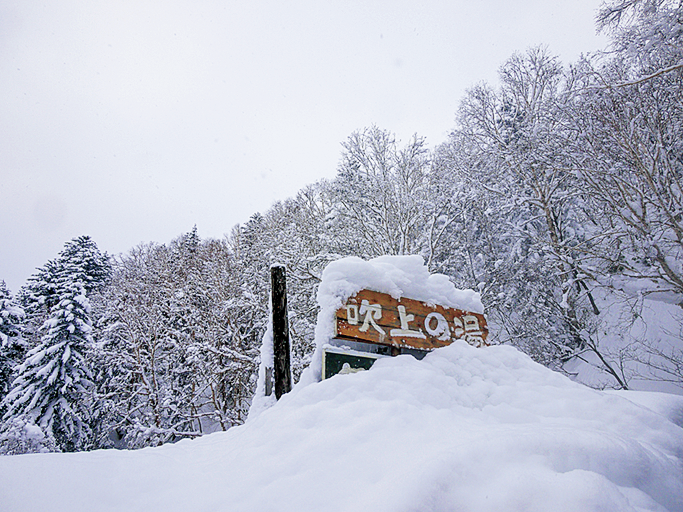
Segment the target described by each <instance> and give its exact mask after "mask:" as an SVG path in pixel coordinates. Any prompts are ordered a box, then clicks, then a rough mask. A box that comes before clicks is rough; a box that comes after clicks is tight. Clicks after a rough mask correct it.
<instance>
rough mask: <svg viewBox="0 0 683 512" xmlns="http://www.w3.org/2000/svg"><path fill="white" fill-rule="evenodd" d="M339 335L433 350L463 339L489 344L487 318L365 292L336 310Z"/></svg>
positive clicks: (467, 312)
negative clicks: (487, 342) (487, 340)
mask: <svg viewBox="0 0 683 512" xmlns="http://www.w3.org/2000/svg"><path fill="white" fill-rule="evenodd" d="M336 317H337V318H336V335H337V337H340V338H349V339H355V340H358V341H364V342H368V343H376V344H381V345H390V346H395V347H408V348H417V349H422V350H432V349H435V348H438V347H442V346H445V345H449V344H451V343H452V342H453V341H455V340H457V339H463V340H465V341H466V342H467V343H469V344H471V345H474V346H478V347H479V346H483V345H486V337H487V335H488V329H487V327H486V320H485V319H484V316H483V315H481V314H478V313H472V312H469V311H463V310H460V309H453V308H446V307H442V306H438V305H434V306H432V305H427V304H424V303H422V302H419V301H416V300H412V299H406V298H402V299H400V300H396V299H394V298H393V297H391V296H390V295H388V294H385V293H379V292H374V291H371V290H362V291H360V292H359V293H358V294H356V295H355V296H353V297H351V298H349V300H348V302H347V304H346V305H345V306H343V307H342V308H340V309H339V310H338V311H337V315H336Z"/></svg>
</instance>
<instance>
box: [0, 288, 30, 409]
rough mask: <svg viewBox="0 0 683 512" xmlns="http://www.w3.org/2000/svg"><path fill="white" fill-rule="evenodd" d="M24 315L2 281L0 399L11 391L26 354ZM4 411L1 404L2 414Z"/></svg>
mask: <svg viewBox="0 0 683 512" xmlns="http://www.w3.org/2000/svg"><path fill="white" fill-rule="evenodd" d="M24 316H25V315H24V310H23V309H21V308H20V307H19V306H18V305H17V304H16V303H15V302H14V300H13V299H12V296H11V294H10V292H9V290H8V289H7V285H6V284H5V281H0V401H2V399H3V398H5V396H6V395H7V393H8V392H9V389H10V384H11V380H12V373H13V372H14V369H15V367H16V366H17V365H18V364H19V363H20V362H21V361H22V359H23V356H24V352H25V345H24V340H23V338H22V322H23V319H24ZM3 413H4V410H3V408H2V406H0V415H1V414H3Z"/></svg>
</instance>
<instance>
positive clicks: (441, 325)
mask: <svg viewBox="0 0 683 512" xmlns="http://www.w3.org/2000/svg"><path fill="white" fill-rule="evenodd" d="M433 321H436V326H435V327H434V328H433V329H432V323H433ZM425 330H426V331H427V332H428V333H429V334H430V335H432V336H436V338H437V339H439V340H441V341H446V340H448V339H450V337H451V336H450V334H449V332H448V320H446V318H444V316H443V315H442V314H441V313H437V312H436V311H432V312H431V313H429V314H428V315H427V318H425Z"/></svg>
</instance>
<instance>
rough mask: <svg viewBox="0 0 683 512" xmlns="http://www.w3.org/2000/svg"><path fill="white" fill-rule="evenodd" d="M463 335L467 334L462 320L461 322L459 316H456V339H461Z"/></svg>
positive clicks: (454, 323) (454, 330) (454, 328)
mask: <svg viewBox="0 0 683 512" xmlns="http://www.w3.org/2000/svg"><path fill="white" fill-rule="evenodd" d="M463 334H465V329H464V328H463V325H462V320H460V319H459V318H458V317H457V316H454V317H453V335H454V336H455V337H456V338H461V337H462V335H463Z"/></svg>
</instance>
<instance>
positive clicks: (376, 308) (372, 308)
mask: <svg viewBox="0 0 683 512" xmlns="http://www.w3.org/2000/svg"><path fill="white" fill-rule="evenodd" d="M360 314H361V315H365V318H364V319H363V325H362V326H361V328H360V329H358V330H359V331H361V332H367V331H368V329H370V326H371V325H372V326H373V327H374V328H375V330H376V331H377V332H378V333H380V334H381V335H382V336H384V335H386V332H384V329H382V328H381V327H380V326H379V325H377V323H376V322H375V320H379V319H380V318H382V305H381V304H370V303H369V302H368V301H367V300H364V301H363V302H361V304H360Z"/></svg>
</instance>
